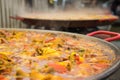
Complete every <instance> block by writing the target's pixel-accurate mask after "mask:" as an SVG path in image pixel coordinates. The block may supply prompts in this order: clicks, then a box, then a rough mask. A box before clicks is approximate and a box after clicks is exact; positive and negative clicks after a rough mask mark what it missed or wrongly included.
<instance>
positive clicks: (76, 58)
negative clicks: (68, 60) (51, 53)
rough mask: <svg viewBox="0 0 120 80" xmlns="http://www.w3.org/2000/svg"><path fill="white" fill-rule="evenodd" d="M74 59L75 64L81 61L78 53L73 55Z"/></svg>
mask: <svg viewBox="0 0 120 80" xmlns="http://www.w3.org/2000/svg"><path fill="white" fill-rule="evenodd" d="M75 60H76V63H77V64H81V63H82V62H81V61H80V58H79V56H78V55H75Z"/></svg>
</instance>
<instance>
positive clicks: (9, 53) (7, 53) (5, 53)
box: [0, 52, 12, 55]
mask: <svg viewBox="0 0 120 80" xmlns="http://www.w3.org/2000/svg"><path fill="white" fill-rule="evenodd" d="M0 54H4V55H11V54H12V53H11V52H0Z"/></svg>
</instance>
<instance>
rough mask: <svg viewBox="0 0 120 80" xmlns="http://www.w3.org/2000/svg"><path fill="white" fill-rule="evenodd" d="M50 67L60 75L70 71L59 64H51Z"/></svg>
mask: <svg viewBox="0 0 120 80" xmlns="http://www.w3.org/2000/svg"><path fill="white" fill-rule="evenodd" d="M48 66H50V67H52V68H53V69H54V70H55V71H56V72H58V73H65V72H67V71H68V70H67V68H66V67H65V66H63V65H60V64H57V63H49V64H48Z"/></svg>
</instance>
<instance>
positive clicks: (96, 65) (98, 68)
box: [93, 63, 109, 70]
mask: <svg viewBox="0 0 120 80" xmlns="http://www.w3.org/2000/svg"><path fill="white" fill-rule="evenodd" d="M108 66H109V65H108V64H105V63H97V64H95V65H94V66H93V67H94V68H95V69H97V70H101V69H105V68H107V67H108Z"/></svg>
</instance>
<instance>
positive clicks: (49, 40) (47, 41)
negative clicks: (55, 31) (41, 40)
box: [45, 37, 55, 43]
mask: <svg viewBox="0 0 120 80" xmlns="http://www.w3.org/2000/svg"><path fill="white" fill-rule="evenodd" d="M53 40H55V38H54V37H53V38H51V39H48V40H46V41H45V43H49V42H51V41H53Z"/></svg>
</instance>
